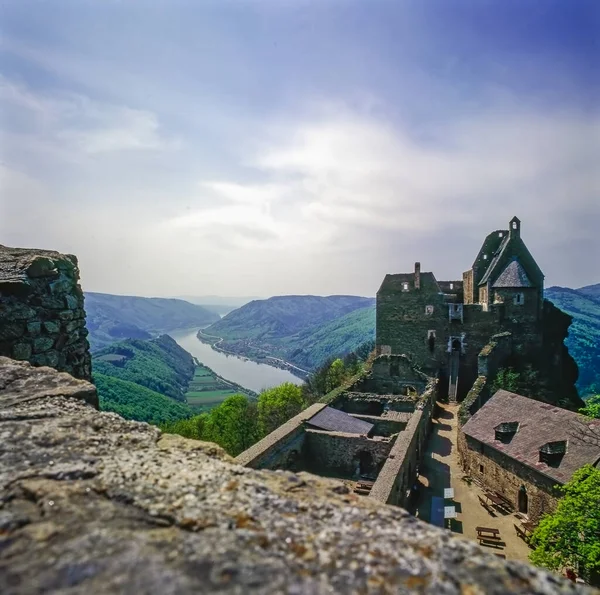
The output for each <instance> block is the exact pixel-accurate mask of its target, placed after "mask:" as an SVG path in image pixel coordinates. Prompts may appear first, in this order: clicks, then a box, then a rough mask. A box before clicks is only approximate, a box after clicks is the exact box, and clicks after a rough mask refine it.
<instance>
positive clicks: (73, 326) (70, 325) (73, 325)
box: [65, 320, 84, 333]
mask: <svg viewBox="0 0 600 595" xmlns="http://www.w3.org/2000/svg"><path fill="white" fill-rule="evenodd" d="M83 324H84V323H83V321H82V320H72V321H71V322H67V324H65V330H66V331H67V333H72V332H73V331H75V330H77V329H79V328H81V327H82V325H83Z"/></svg>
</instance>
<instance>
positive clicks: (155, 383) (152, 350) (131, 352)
mask: <svg viewBox="0 0 600 595" xmlns="http://www.w3.org/2000/svg"><path fill="white" fill-rule="evenodd" d="M119 356H120V357H121V358H122V359H119ZM194 369H195V363H194V360H193V358H192V356H191V355H190V354H189V353H188V352H187V351H185V349H183V348H181V347H180V346H179V345H178V344H177V343H176V342H175V341H174V340H173V339H171V337H169V336H168V335H163V336H161V337H158V338H156V339H152V340H150V341H141V340H139V339H127V340H125V341H121V342H119V343H114V344H112V345H109V346H108V347H105V348H104V349H102V350H101V351H99V352H97V353H95V354H94V358H93V371H94V373H99V374H104V375H105V376H109V377H113V378H119V379H121V380H126V381H129V382H134V383H135V384H138V385H140V386H144V387H146V388H148V389H150V390H153V391H156V392H158V393H160V394H163V395H166V396H168V397H171V398H173V399H176V400H179V401H185V392H186V390H187V387H188V384H189V382H190V380H191V379H192V377H193V376H194Z"/></svg>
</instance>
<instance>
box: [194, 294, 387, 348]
mask: <svg viewBox="0 0 600 595" xmlns="http://www.w3.org/2000/svg"><path fill="white" fill-rule="evenodd" d="M374 301H375V300H374V299H373V298H364V297H357V296H329V297H320V296H310V295H302V296H293V295H288V296H278V297H273V298H269V299H268V300H255V301H253V302H250V303H249V304H246V305H245V306H242V307H241V308H238V309H237V310H234V311H233V312H230V313H229V314H228V315H227V316H225V317H224V318H222V319H221V320H219V321H218V322H216V323H215V324H213V325H211V326H210V327H208V328H207V329H206V331H205V332H206V333H207V334H212V335H216V336H218V337H223V338H224V339H226V340H237V339H248V338H249V339H255V340H257V339H259V340H261V341H266V342H270V341H272V340H275V339H282V338H284V337H289V336H290V335H294V334H296V333H299V332H301V331H302V330H304V329H305V328H307V327H316V326H317V325H322V324H324V323H326V322H329V321H330V320H333V319H335V318H339V317H340V316H343V315H345V314H348V313H349V312H352V311H353V310H356V309H358V308H364V307H365V306H368V305H372V304H374Z"/></svg>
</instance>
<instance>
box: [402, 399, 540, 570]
mask: <svg viewBox="0 0 600 595" xmlns="http://www.w3.org/2000/svg"><path fill="white" fill-rule="evenodd" d="M439 406H440V415H439V418H438V419H434V420H433V423H434V427H433V430H432V433H431V436H430V438H429V441H428V444H427V450H426V452H425V454H424V458H423V465H422V467H421V468H420V469H419V482H420V497H419V500H418V505H417V508H416V510H415V511H414V512H415V514H416V515H417V516H418V517H419V518H421V519H423V520H424V521H429V519H430V515H431V498H432V496H443V495H444V488H449V487H452V488H454V500H453V501H446V505H447V506H451V505H453V506H455V507H456V512H457V518H456V519H452V521H451V525H450V529H451V530H452V531H453V532H454V533H460V534H462V535H463V536H464V537H466V538H467V539H471V540H473V541H477V532H476V531H475V527H478V526H484V527H494V528H496V529H499V530H500V537H501V539H502V542H503V543H504V546H503V547H500V548H497V547H495V548H492V547H490V548H486V549H493V550H494V551H496V552H497V553H499V554H504V555H505V556H506V557H507V558H508V559H512V560H521V561H527V556H528V555H529V552H530V551H531V550H530V549H529V547H528V546H527V544H526V543H525V542H524V541H523V540H522V539H521V538H520V537H518V536H517V534H516V532H515V528H514V524H515V523H516V524H519V521H518V519H517V518H516V517H515V516H514V514H502V513H500V512H497V513H496V514H495V516H491V515H490V514H489V513H488V512H487V511H486V510H485V509H484V508H483V507H482V506H481V504H480V503H479V500H478V499H477V496H478V495H482V493H483V492H482V490H481V489H480V488H479V487H478V486H476V485H475V484H470V485H469V484H468V483H467V482H465V481H464V480H463V479H462V478H463V477H464V475H465V474H464V472H463V470H462V468H461V467H460V464H459V462H458V452H457V447H456V438H457V417H456V416H457V412H458V405H454V404H452V405H448V404H444V403H440V404H439Z"/></svg>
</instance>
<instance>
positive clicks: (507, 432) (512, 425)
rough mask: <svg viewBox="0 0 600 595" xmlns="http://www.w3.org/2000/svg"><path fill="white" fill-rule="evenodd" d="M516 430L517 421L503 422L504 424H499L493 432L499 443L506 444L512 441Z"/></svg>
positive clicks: (517, 427) (517, 426)
mask: <svg viewBox="0 0 600 595" xmlns="http://www.w3.org/2000/svg"><path fill="white" fill-rule="evenodd" d="M518 429H519V422H518V421H505V422H502V423H501V424H498V425H497V426H496V427H495V428H494V432H495V435H494V437H495V439H496V440H498V441H499V442H503V443H504V444H508V443H509V442H510V441H511V440H512V439H513V436H514V435H515V434H516V433H517V430H518Z"/></svg>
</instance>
